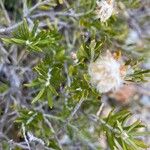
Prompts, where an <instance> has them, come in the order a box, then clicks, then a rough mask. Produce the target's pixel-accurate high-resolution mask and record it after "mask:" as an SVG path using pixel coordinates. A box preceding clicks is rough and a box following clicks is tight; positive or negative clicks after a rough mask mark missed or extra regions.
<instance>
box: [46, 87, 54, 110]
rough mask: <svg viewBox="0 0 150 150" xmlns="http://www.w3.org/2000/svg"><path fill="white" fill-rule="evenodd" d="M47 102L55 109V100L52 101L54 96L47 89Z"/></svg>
mask: <svg viewBox="0 0 150 150" xmlns="http://www.w3.org/2000/svg"><path fill="white" fill-rule="evenodd" d="M47 100H48V105H49V107H50V108H52V107H53V99H52V94H51V91H50V90H48V89H47Z"/></svg>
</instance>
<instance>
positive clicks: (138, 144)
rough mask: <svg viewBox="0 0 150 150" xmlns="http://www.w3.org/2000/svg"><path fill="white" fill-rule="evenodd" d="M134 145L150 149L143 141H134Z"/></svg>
mask: <svg viewBox="0 0 150 150" xmlns="http://www.w3.org/2000/svg"><path fill="white" fill-rule="evenodd" d="M133 141H134V143H135V144H136V145H137V146H139V147H141V148H149V147H150V146H148V145H146V144H145V143H144V142H143V141H141V140H138V139H134V140H133Z"/></svg>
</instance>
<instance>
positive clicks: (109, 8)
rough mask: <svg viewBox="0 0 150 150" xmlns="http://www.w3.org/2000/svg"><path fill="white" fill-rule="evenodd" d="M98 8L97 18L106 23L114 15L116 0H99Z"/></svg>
mask: <svg viewBox="0 0 150 150" xmlns="http://www.w3.org/2000/svg"><path fill="white" fill-rule="evenodd" d="M96 3H97V8H96V15H97V18H99V19H100V20H101V22H105V21H106V20H107V19H109V18H110V17H111V15H112V13H113V9H114V7H113V4H114V0H101V1H99V0H97V2H96Z"/></svg>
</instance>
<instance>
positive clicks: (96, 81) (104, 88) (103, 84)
mask: <svg viewBox="0 0 150 150" xmlns="http://www.w3.org/2000/svg"><path fill="white" fill-rule="evenodd" d="M121 68H122V66H121V64H120V63H119V61H117V60H116V59H115V58H114V57H113V55H112V54H111V53H110V52H107V54H106V55H104V56H102V57H99V58H98V59H97V60H96V61H95V62H91V63H90V64H89V67H88V73H89V75H90V77H91V84H92V85H93V86H95V87H96V89H97V90H98V91H99V92H101V93H105V92H108V91H111V90H115V89H118V88H119V87H120V86H121V85H122V83H123V78H124V74H123V76H122V72H121V70H120V69H121Z"/></svg>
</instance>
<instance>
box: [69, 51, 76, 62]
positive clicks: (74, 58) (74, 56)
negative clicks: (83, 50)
mask: <svg viewBox="0 0 150 150" xmlns="http://www.w3.org/2000/svg"><path fill="white" fill-rule="evenodd" d="M70 56H71V58H72V59H73V61H74V63H77V62H78V58H77V54H76V53H75V52H71V54H70Z"/></svg>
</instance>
